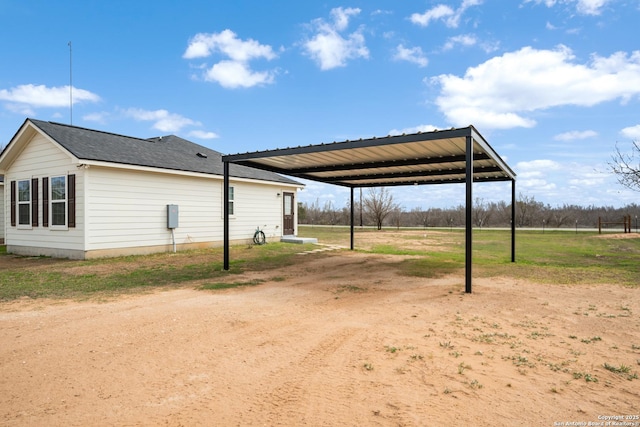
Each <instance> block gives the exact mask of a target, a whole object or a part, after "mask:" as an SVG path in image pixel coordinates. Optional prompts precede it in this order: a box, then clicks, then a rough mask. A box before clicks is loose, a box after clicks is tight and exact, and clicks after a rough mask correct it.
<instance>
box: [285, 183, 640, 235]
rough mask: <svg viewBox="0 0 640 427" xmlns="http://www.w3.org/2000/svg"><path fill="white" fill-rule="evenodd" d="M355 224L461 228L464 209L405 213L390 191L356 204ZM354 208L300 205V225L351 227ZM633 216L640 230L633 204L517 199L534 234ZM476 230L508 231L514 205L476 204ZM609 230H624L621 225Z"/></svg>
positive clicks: (518, 215)
mask: <svg viewBox="0 0 640 427" xmlns="http://www.w3.org/2000/svg"><path fill="white" fill-rule="evenodd" d="M354 205H355V206H354V216H355V221H354V224H355V225H357V226H376V227H377V228H378V229H380V228H382V227H383V226H384V227H461V226H464V225H465V217H466V208H465V206H464V205H458V206H456V207H452V208H445V209H443V208H428V207H424V208H422V207H416V208H413V209H411V210H405V209H403V208H402V207H401V206H400V205H399V204H398V203H396V202H395V201H394V200H393V195H392V193H391V191H390V190H389V189H387V188H371V189H369V190H368V191H367V192H366V194H364V195H363V199H362V203H360V201H359V200H357V201H356V202H355V203H354ZM350 212H351V207H350V206H349V204H347V205H346V206H343V207H337V206H335V205H334V203H333V202H332V201H327V202H325V203H323V204H321V203H320V201H319V200H316V201H315V202H313V203H301V204H299V206H298V216H299V218H298V220H299V223H300V224H311V225H314V224H315V225H349V224H350V219H349V216H350ZM627 215H631V229H632V231H636V230H637V229H638V227H639V226H640V223H639V221H640V218H639V217H640V205H637V204H635V203H632V204H629V205H627V206H624V207H620V208H614V207H610V206H609V207H607V206H602V207H600V206H577V205H568V204H565V205H563V206H555V207H552V206H550V205H548V204H546V205H545V204H544V203H542V202H539V201H537V200H535V198H534V197H533V196H527V195H522V194H520V195H519V196H518V197H517V199H516V211H515V223H516V227H535V228H574V227H579V228H594V229H595V228H597V227H598V218H601V219H602V221H603V222H620V223H622V221H623V217H624V216H627ZM472 218H473V225H474V226H475V227H479V228H482V227H510V226H511V203H506V202H504V201H500V202H486V201H484V200H483V199H475V200H474V202H473V207H472ZM610 227H615V228H618V229H619V228H622V224H620V225H618V226H616V225H613V224H611V225H610Z"/></svg>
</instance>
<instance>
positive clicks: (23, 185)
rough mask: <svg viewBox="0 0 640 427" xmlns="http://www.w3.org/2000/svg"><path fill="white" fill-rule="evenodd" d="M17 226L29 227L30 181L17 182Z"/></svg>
mask: <svg viewBox="0 0 640 427" xmlns="http://www.w3.org/2000/svg"><path fill="white" fill-rule="evenodd" d="M18 225H19V226H20V225H25V226H30V225H31V181H29V180H24V181H18Z"/></svg>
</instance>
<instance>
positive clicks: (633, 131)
mask: <svg viewBox="0 0 640 427" xmlns="http://www.w3.org/2000/svg"><path fill="white" fill-rule="evenodd" d="M620 133H621V134H622V135H624V136H625V137H626V138H630V139H634V140H640V125H635V126H630V127H626V128H624V129H622V130H621V131H620Z"/></svg>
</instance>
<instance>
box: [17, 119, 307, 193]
mask: <svg viewBox="0 0 640 427" xmlns="http://www.w3.org/2000/svg"><path fill="white" fill-rule="evenodd" d="M27 121H30V122H31V123H32V124H33V125H34V126H36V127H37V128H38V129H40V130H41V131H42V132H44V133H45V134H46V135H48V136H49V137H50V138H51V139H53V140H54V141H55V142H57V143H58V144H60V145H61V146H62V147H63V148H64V149H65V150H67V151H69V152H70V153H71V154H72V155H73V156H75V157H76V158H78V159H79V160H88V161H89V160H92V161H100V162H108V163H118V164H125V165H134V166H144V167H152V168H160V169H168V170H175V171H185V172H199V173H205V174H211V175H220V176H222V175H223V173H224V170H223V163H222V153H219V152H217V151H215V150H211V149H209V148H207V147H204V146H202V145H198V144H195V143H193V142H191V141H187V140H186V139H183V138H180V137H178V136H175V135H169V136H161V137H155V138H149V139H141V138H134V137H130V136H125V135H118V134H113V133H109V132H103V131H98V130H92V129H86V128H81V127H77V126H71V125H66V124H61V123H53V122H47V121H42V120H34V119H27ZM7 148H8V147H7ZM230 175H231V176H232V177H237V178H248V179H256V180H260V181H272V182H281V183H285V184H294V185H302V184H301V183H299V182H297V181H294V180H292V179H290V178H287V177H285V176H282V175H279V174H277V173H273V172H268V171H262V170H259V169H254V168H250V167H246V166H241V165H231V167H230Z"/></svg>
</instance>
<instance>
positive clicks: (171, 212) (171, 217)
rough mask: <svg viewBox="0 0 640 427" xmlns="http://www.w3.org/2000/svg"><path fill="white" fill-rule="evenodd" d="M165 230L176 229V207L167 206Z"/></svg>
mask: <svg viewBox="0 0 640 427" xmlns="http://www.w3.org/2000/svg"><path fill="white" fill-rule="evenodd" d="M167 228H178V205H167Z"/></svg>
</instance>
